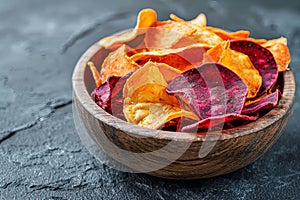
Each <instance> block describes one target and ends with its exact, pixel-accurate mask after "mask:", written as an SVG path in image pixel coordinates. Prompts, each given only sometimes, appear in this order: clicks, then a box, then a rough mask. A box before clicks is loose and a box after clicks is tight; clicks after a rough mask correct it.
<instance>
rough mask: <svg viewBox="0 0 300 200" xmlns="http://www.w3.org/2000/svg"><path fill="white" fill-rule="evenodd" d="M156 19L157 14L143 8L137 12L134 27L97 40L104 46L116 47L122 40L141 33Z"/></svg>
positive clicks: (131, 38)
mask: <svg viewBox="0 0 300 200" xmlns="http://www.w3.org/2000/svg"><path fill="white" fill-rule="evenodd" d="M156 21H157V14H156V12H155V11H154V10H152V9H149V8H148V9H143V10H141V11H140V12H139V14H138V17H137V22H136V26H135V28H134V29H133V30H132V31H130V32H125V33H123V34H121V35H113V36H108V37H105V38H103V39H101V40H100V41H99V44H100V45H101V46H103V47H104V48H112V49H114V48H116V46H117V47H118V46H120V45H121V44H123V43H124V42H129V41H131V40H133V39H134V38H135V37H136V36H137V35H139V34H142V33H143V32H144V31H145V30H146V28H148V27H150V26H151V25H152V24H154V23H155V22H156Z"/></svg>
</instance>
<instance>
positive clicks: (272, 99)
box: [242, 89, 281, 115]
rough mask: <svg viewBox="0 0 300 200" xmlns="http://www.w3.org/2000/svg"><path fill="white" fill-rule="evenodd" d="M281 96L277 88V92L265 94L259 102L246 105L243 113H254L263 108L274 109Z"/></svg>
mask: <svg viewBox="0 0 300 200" xmlns="http://www.w3.org/2000/svg"><path fill="white" fill-rule="evenodd" d="M280 96H281V93H280V91H279V90H278V89H277V90H276V91H275V92H273V93H272V94H269V95H267V96H265V97H264V98H262V99H261V100H259V101H258V102H255V103H253V104H251V105H249V106H246V107H244V109H243V110H242V114H246V115H247V114H254V113H257V112H259V111H262V110H268V109H272V108H274V107H276V106H277V104H278V100H279V98H280Z"/></svg>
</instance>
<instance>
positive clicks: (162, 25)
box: [145, 21, 223, 49]
mask: <svg viewBox="0 0 300 200" xmlns="http://www.w3.org/2000/svg"><path fill="white" fill-rule="evenodd" d="M161 38H164V39H163V40H162V39H161ZM222 41H223V40H222V38H220V37H219V36H218V35H216V34H215V33H213V32H212V31H209V30H207V29H206V28H205V27H203V26H199V25H197V24H196V23H191V22H186V21H165V22H157V23H155V25H154V26H153V27H151V28H149V29H148V30H147V32H146V36H145V45H146V47H148V48H161V49H168V48H180V47H184V46H189V45H192V44H195V43H199V44H203V45H208V46H215V45H216V44H218V43H220V42H222Z"/></svg>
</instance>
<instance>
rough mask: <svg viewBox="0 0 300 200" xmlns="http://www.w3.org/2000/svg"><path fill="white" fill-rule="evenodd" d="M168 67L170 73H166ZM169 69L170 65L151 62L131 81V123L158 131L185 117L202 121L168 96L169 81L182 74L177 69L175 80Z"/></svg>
mask: <svg viewBox="0 0 300 200" xmlns="http://www.w3.org/2000/svg"><path fill="white" fill-rule="evenodd" d="M165 67H166V68H167V70H163V68H165ZM169 70H172V68H171V67H168V66H167V65H166V64H163V63H153V62H148V63H146V64H145V65H144V66H143V67H141V68H139V69H138V70H137V71H135V72H134V73H133V74H132V75H131V76H130V77H129V78H128V80H127V81H126V83H125V85H124V90H123V97H124V106H123V113H124V115H125V118H126V119H127V121H128V122H131V123H134V124H136V125H139V126H142V127H147V128H152V129H158V128H159V127H161V126H162V125H163V124H165V123H166V122H168V121H170V120H172V119H175V118H178V117H181V116H186V117H189V118H193V119H198V117H197V116H196V115H195V114H194V113H192V112H189V111H185V110H182V109H181V107H180V103H179V102H178V100H177V98H176V97H175V96H172V95H168V94H167V93H166V90H165V89H166V86H167V81H166V79H170V80H172V79H173V78H174V77H175V76H177V75H178V74H179V73H177V71H176V70H175V71H174V72H173V75H174V77H170V73H169ZM165 73H166V74H165ZM165 77H166V78H165Z"/></svg>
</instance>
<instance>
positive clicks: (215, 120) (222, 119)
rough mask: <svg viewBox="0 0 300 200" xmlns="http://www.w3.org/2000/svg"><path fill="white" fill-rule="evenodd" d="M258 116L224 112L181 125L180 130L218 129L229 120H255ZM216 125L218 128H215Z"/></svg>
mask: <svg viewBox="0 0 300 200" xmlns="http://www.w3.org/2000/svg"><path fill="white" fill-rule="evenodd" d="M257 118H258V115H257V116H248V115H240V114H225V115H220V116H214V117H209V118H206V119H203V120H200V121H198V122H195V123H193V124H189V125H186V126H183V127H182V129H181V131H183V132H191V131H197V132H198V130H199V129H210V130H219V129H221V130H222V129H223V126H224V125H225V123H226V122H230V121H240V122H243V121H248V122H249V121H255V120H256V119H257ZM216 127H217V128H218V129H216Z"/></svg>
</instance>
